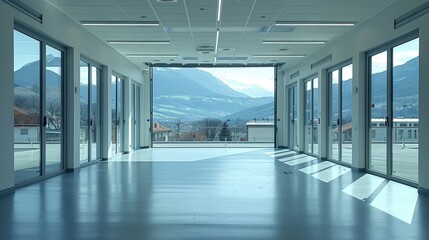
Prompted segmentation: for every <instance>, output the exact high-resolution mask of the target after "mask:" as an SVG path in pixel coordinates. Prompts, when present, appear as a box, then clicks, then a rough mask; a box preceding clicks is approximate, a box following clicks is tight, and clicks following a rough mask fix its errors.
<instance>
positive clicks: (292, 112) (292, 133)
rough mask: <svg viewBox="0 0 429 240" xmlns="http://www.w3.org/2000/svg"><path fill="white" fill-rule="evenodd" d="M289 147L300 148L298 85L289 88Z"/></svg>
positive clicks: (292, 148)
mask: <svg viewBox="0 0 429 240" xmlns="http://www.w3.org/2000/svg"><path fill="white" fill-rule="evenodd" d="M288 91H289V110H288V111H289V126H288V129H289V148H290V149H291V150H295V151H297V150H298V139H297V127H298V126H297V123H298V122H297V120H298V119H297V118H298V117H297V96H296V86H292V87H290V88H289V90H288Z"/></svg>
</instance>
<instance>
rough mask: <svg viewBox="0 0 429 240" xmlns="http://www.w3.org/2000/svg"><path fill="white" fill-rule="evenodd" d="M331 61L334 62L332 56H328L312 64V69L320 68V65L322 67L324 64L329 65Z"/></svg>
mask: <svg viewBox="0 0 429 240" xmlns="http://www.w3.org/2000/svg"><path fill="white" fill-rule="evenodd" d="M329 61H332V54H329V55H328V56H326V57H324V58H322V59H320V60H319V61H317V62H314V63H312V64H311V69H313V68H316V67H318V66H320V65H322V64H324V63H327V62H329Z"/></svg>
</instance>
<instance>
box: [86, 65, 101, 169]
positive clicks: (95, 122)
mask: <svg viewBox="0 0 429 240" xmlns="http://www.w3.org/2000/svg"><path fill="white" fill-rule="evenodd" d="M90 76H91V81H90V82H91V84H90V85H89V86H90V91H89V93H90V95H89V99H90V103H91V104H89V129H90V131H89V132H90V134H89V142H90V149H89V150H90V153H91V155H90V156H91V158H90V161H93V160H98V159H100V158H101V154H100V152H101V151H100V94H99V88H100V77H101V69H99V68H97V67H94V66H91V74H90Z"/></svg>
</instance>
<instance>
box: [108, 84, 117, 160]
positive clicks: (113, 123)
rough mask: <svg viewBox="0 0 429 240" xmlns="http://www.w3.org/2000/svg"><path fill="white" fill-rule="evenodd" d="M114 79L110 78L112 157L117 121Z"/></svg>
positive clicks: (114, 152) (114, 149)
mask: <svg viewBox="0 0 429 240" xmlns="http://www.w3.org/2000/svg"><path fill="white" fill-rule="evenodd" d="M116 91H117V89H116V77H115V76H112V146H111V148H110V149H111V152H112V155H115V154H116V153H117V151H116V149H117V147H116V142H117V141H116V139H117V132H116V131H117V119H116Z"/></svg>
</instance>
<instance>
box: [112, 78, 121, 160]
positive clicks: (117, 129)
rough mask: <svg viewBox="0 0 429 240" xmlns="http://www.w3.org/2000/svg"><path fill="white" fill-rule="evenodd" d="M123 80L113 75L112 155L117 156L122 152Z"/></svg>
mask: <svg viewBox="0 0 429 240" xmlns="http://www.w3.org/2000/svg"><path fill="white" fill-rule="evenodd" d="M122 83H123V82H122V79H121V78H119V77H117V76H115V75H112V145H111V153H112V155H116V154H118V153H121V152H122V146H121V143H122V125H123V120H122V109H123V107H122V104H123V101H122V99H123V90H122V89H123V87H122Z"/></svg>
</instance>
